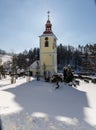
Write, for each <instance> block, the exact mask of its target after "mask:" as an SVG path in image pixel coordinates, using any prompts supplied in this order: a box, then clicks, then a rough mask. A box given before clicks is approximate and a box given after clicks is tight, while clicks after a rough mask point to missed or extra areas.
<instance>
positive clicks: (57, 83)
mask: <svg viewBox="0 0 96 130" xmlns="http://www.w3.org/2000/svg"><path fill="white" fill-rule="evenodd" d="M56 85H57V87H56V88H55V89H58V88H59V87H60V85H59V82H58V81H57V82H56Z"/></svg>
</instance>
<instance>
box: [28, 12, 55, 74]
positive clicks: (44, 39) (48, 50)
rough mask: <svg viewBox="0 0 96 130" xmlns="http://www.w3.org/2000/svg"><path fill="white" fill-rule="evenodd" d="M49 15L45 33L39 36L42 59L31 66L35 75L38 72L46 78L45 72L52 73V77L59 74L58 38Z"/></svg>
mask: <svg viewBox="0 0 96 130" xmlns="http://www.w3.org/2000/svg"><path fill="white" fill-rule="evenodd" d="M49 13H50V12H49V11H48V19H47V21H46V24H45V31H44V32H43V34H42V35H41V36H39V46H40V59H39V61H35V62H34V63H33V64H32V65H31V66H30V71H32V73H33V75H36V73H37V72H38V71H39V73H40V75H41V76H44V72H50V74H51V75H53V74H55V73H57V37H56V36H55V34H54V33H53V31H52V24H51V21H50V16H49ZM37 63H38V64H37ZM38 65H39V67H38Z"/></svg>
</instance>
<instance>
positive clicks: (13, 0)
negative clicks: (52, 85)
mask: <svg viewBox="0 0 96 130" xmlns="http://www.w3.org/2000/svg"><path fill="white" fill-rule="evenodd" d="M47 11H50V21H51V23H52V25H53V26H52V30H53V32H54V34H55V35H56V36H57V38H58V41H57V44H58V45H59V44H60V43H62V44H63V45H72V46H75V47H77V46H78V45H79V44H80V45H84V44H87V43H96V4H95V0H0V49H3V50H5V51H7V52H14V53H19V52H22V51H24V50H25V49H26V50H29V49H31V48H34V47H39V36H40V35H42V33H43V32H44V30H45V23H46V21H47V17H48V16H47Z"/></svg>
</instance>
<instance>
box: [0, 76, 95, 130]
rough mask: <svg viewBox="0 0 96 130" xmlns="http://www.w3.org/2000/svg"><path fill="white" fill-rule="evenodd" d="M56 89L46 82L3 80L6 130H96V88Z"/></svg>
mask: <svg viewBox="0 0 96 130" xmlns="http://www.w3.org/2000/svg"><path fill="white" fill-rule="evenodd" d="M55 87H56V85H55V84H52V83H47V82H44V81H43V79H41V80H40V81H37V80H36V79H34V78H32V79H31V81H30V82H27V81H26V78H19V79H17V81H16V83H15V84H10V78H7V79H3V80H0V118H1V120H2V125H3V130H96V84H93V83H91V81H90V83H86V82H84V81H83V80H80V85H78V86H77V87H72V86H68V85H67V84H65V83H60V88H59V89H55Z"/></svg>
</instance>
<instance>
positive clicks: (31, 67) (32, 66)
mask: <svg viewBox="0 0 96 130" xmlns="http://www.w3.org/2000/svg"><path fill="white" fill-rule="evenodd" d="M37 62H38V64H40V61H39V60H36V61H35V62H33V63H32V64H31V65H30V69H36V68H37Z"/></svg>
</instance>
